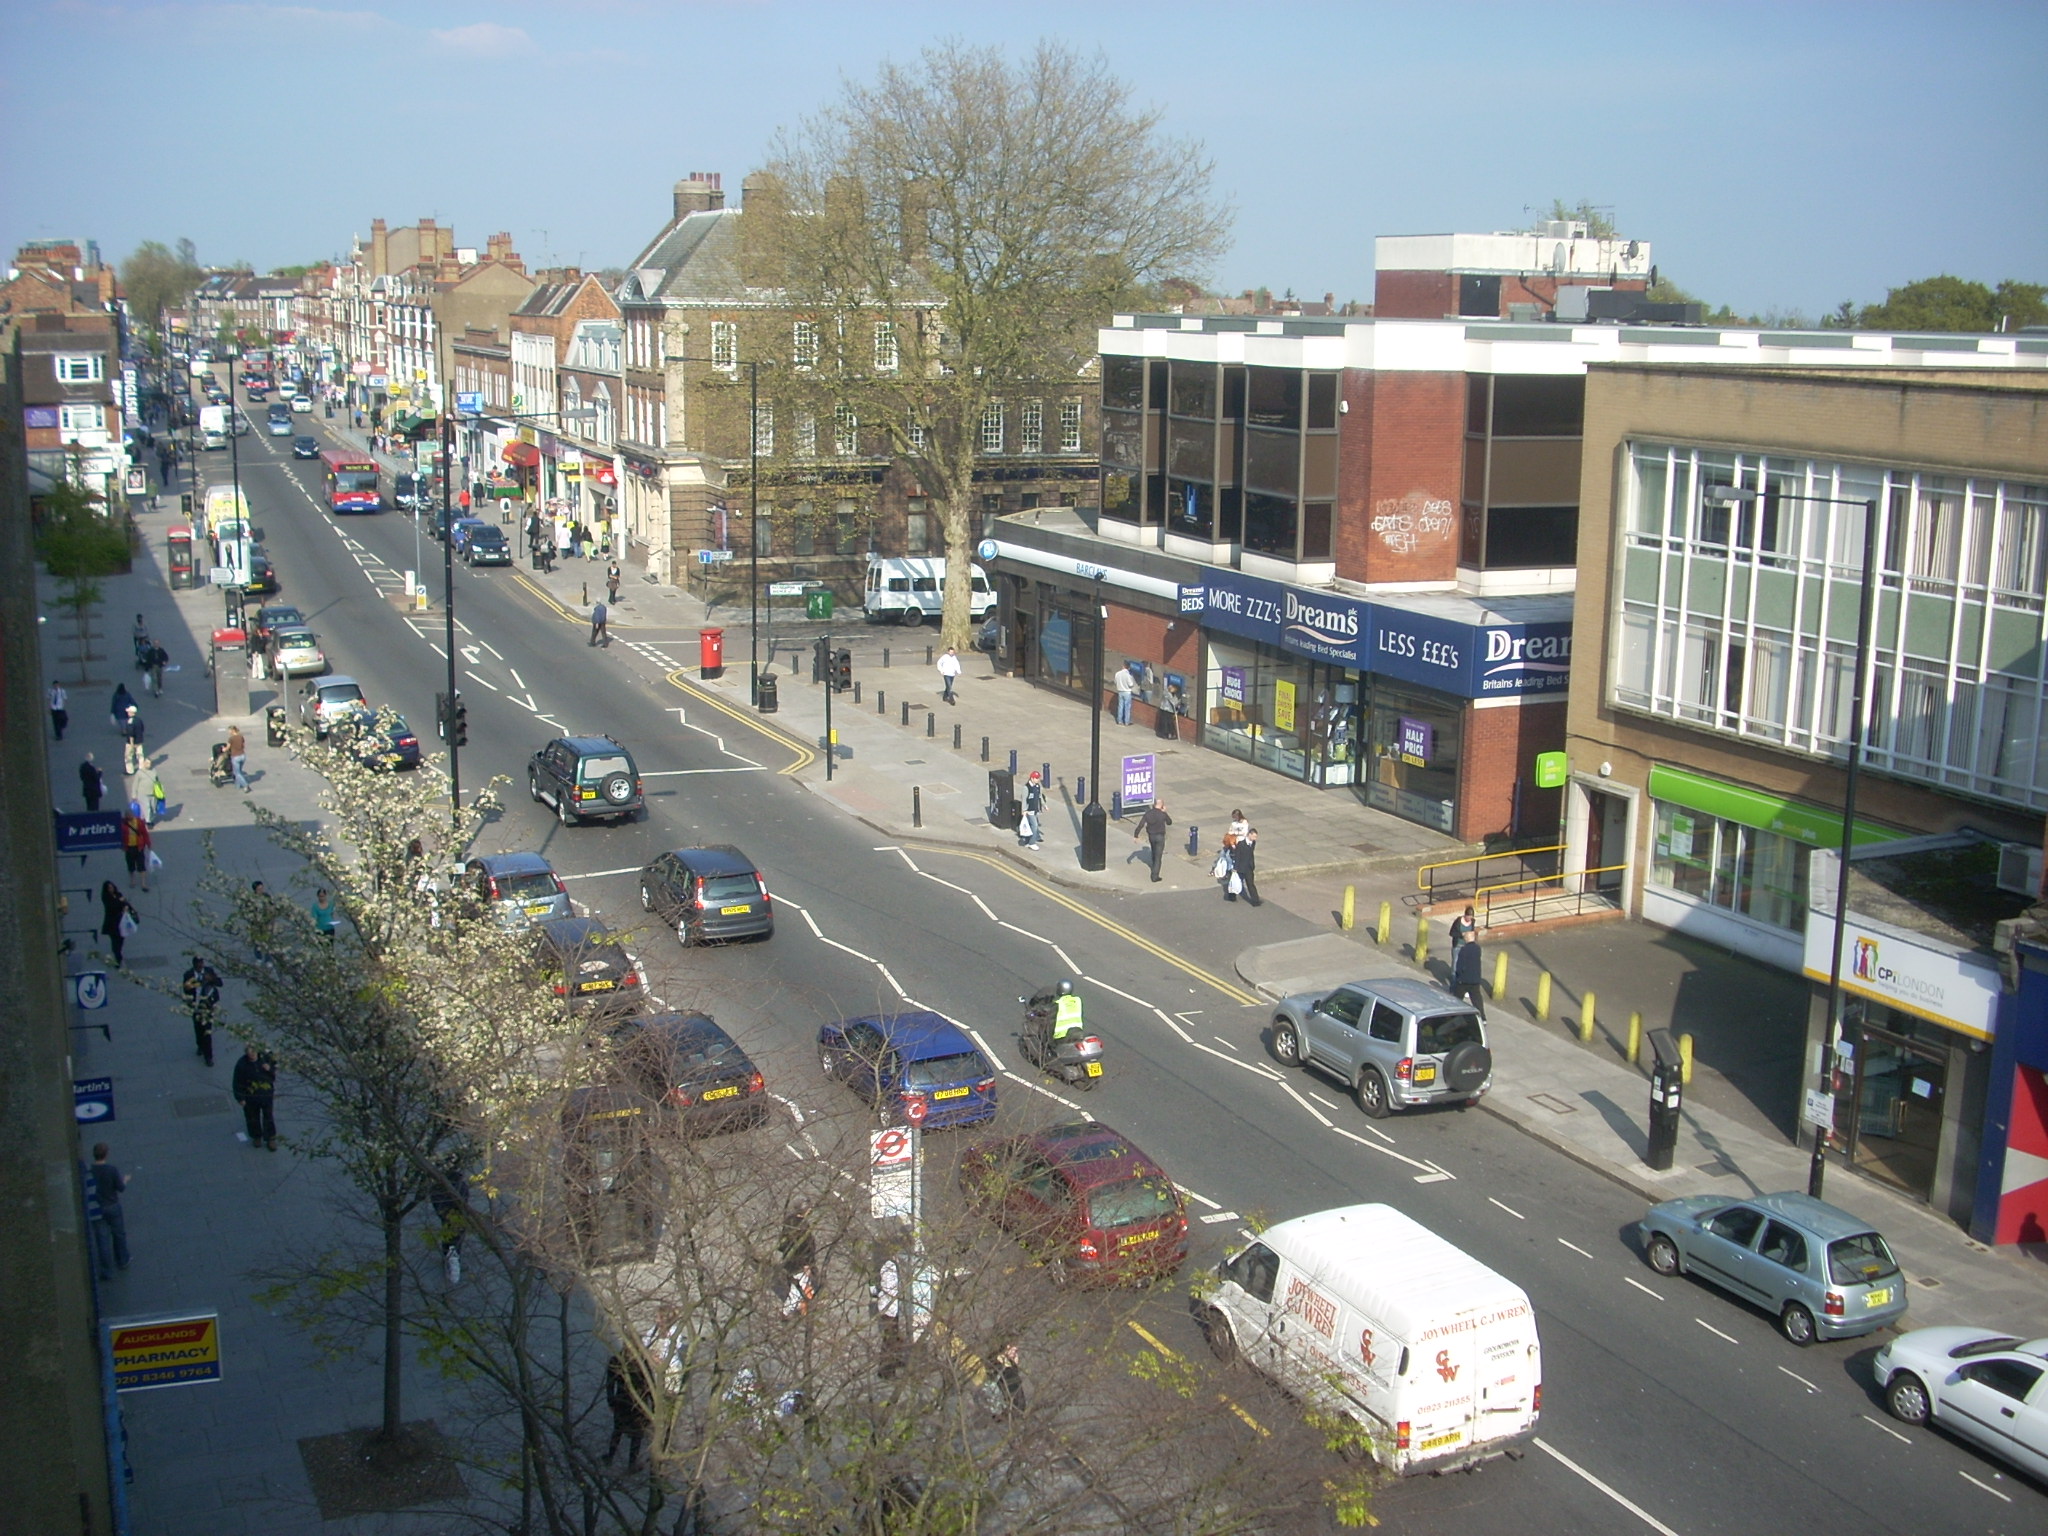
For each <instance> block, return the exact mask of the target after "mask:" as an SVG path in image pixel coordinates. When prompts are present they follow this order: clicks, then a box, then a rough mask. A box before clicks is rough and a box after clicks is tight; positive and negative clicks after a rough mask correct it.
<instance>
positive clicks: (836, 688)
mask: <svg viewBox="0 0 2048 1536" xmlns="http://www.w3.org/2000/svg"><path fill="white" fill-rule="evenodd" d="M830 676H831V679H832V691H833V692H834V693H850V692H852V691H853V652H851V651H849V650H847V649H846V648H845V647H844V646H841V647H840V648H839V649H838V650H836V651H834V652H833V653H832V665H831V669H830Z"/></svg>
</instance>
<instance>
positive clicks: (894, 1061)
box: [818, 1013, 996, 1130]
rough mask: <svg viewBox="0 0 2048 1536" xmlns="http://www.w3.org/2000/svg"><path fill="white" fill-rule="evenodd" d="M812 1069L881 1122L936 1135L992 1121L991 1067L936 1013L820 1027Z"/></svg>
mask: <svg viewBox="0 0 2048 1536" xmlns="http://www.w3.org/2000/svg"><path fill="white" fill-rule="evenodd" d="M818 1065H819V1066H821V1067H823V1068H824V1069H825V1075H826V1076H827V1077H832V1078H837V1079H838V1080H839V1081H840V1082H842V1083H845V1084H846V1085H847V1086H848V1087H850V1088H852V1089H853V1091H854V1092H855V1093H857V1094H859V1095H860V1096H861V1097H862V1098H864V1099H866V1100H867V1101H868V1102H869V1103H871V1104H873V1105H874V1106H875V1110H876V1112H877V1113H878V1114H880V1115H881V1117H882V1120H883V1122H884V1123H885V1124H889V1125H915V1126H922V1127H923V1128H925V1129H926V1130H938V1129H941V1128H944V1127H947V1126H955V1125H978V1124H979V1123H981V1122H982V1121H984V1120H993V1119H994V1118H995V1113H996V1072H995V1068H994V1067H993V1066H991V1065H990V1064H989V1059H988V1058H987V1057H986V1056H984V1055H982V1054H981V1051H980V1049H979V1047H977V1046H976V1045H975V1043H974V1040H973V1038H972V1037H971V1036H970V1035H969V1034H968V1033H967V1031H966V1030H964V1029H962V1028H961V1027H960V1026H959V1025H957V1024H951V1023H948V1022H947V1021H946V1020H945V1019H942V1018H940V1017H939V1016H938V1015H937V1014H936V1013H894V1014H877V1015H871V1016H869V1017H866V1018H857V1019H841V1020H839V1021H838V1022H837V1023H836V1024H826V1025H824V1026H822V1027H821V1028H820V1029H819V1030H818Z"/></svg>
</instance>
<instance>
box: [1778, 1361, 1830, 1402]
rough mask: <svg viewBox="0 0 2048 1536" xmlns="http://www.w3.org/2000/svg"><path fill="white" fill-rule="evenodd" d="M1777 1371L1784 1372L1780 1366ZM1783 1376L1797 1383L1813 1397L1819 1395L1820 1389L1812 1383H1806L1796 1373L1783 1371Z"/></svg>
mask: <svg viewBox="0 0 2048 1536" xmlns="http://www.w3.org/2000/svg"><path fill="white" fill-rule="evenodd" d="M1778 1369H1779V1370H1781V1371H1785V1367H1784V1366H1782V1365H1781V1366H1779V1367H1778ZM1785 1374H1786V1375H1787V1376H1790V1377H1791V1378H1792V1379H1793V1380H1794V1381H1796V1382H1798V1383H1799V1385H1801V1386H1802V1387H1804V1388H1806V1390H1807V1391H1809V1392H1811V1393H1813V1394H1814V1396H1816V1397H1818V1396H1819V1395H1820V1388H1819V1387H1816V1386H1815V1385H1814V1384H1813V1383H1812V1382H1810V1381H1808V1380H1807V1379H1806V1378H1805V1377H1804V1376H1802V1375H1800V1374H1799V1373H1798V1372H1797V1371H1785Z"/></svg>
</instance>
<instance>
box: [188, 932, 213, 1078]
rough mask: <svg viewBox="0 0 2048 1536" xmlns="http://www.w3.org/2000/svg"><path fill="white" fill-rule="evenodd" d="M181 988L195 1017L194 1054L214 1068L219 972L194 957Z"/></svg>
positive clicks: (193, 1027) (197, 957)
mask: <svg viewBox="0 0 2048 1536" xmlns="http://www.w3.org/2000/svg"><path fill="white" fill-rule="evenodd" d="M179 986H180V988H181V989H182V990H183V992H184V994H185V1007H186V1009H187V1010H188V1011H189V1012H190V1013H191V1015H192V1046H193V1053H194V1054H195V1055H197V1056H199V1057H201V1058H202V1059H204V1061H205V1062H206V1064H207V1065H208V1066H209V1067H210V1066H212V1065H213V1026H214V1022H215V1021H216V1020H217V1019H218V1018H219V1016H220V972H219V971H216V970H215V969H214V968H213V967H212V966H211V965H209V964H207V963H206V961H204V960H202V959H201V958H200V957H199V956H197V955H194V956H193V957H192V963H191V964H190V965H188V966H186V967H185V977H184V980H183V981H182V982H180V983H179Z"/></svg>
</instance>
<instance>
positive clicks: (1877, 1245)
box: [1828, 1232, 1899, 1285]
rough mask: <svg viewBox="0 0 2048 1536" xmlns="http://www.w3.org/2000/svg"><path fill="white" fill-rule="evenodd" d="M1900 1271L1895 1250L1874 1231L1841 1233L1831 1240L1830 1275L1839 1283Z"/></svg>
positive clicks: (1863, 1282) (1860, 1281)
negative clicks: (1842, 1235)
mask: <svg viewBox="0 0 2048 1536" xmlns="http://www.w3.org/2000/svg"><path fill="white" fill-rule="evenodd" d="M1898 1272H1899V1266H1898V1264H1897V1263H1896V1262H1895V1261H1894V1260H1893V1258H1892V1251H1891V1250H1890V1249H1889V1248H1887V1247H1885V1245H1884V1239H1883V1238H1881V1237H1879V1236H1878V1235H1877V1234H1876V1233H1875V1232H1859V1233H1857V1234H1856V1235H1855V1236H1854V1237H1838V1238H1836V1239H1835V1240H1834V1241H1833V1242H1832V1243H1829V1244H1828V1279H1829V1280H1830V1281H1832V1282H1833V1283H1834V1284H1836V1285H1868V1284H1869V1283H1870V1282H1871V1281H1873V1280H1882V1279H1884V1278H1885V1277H1886V1276H1888V1275H1896V1274H1897V1273H1898Z"/></svg>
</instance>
